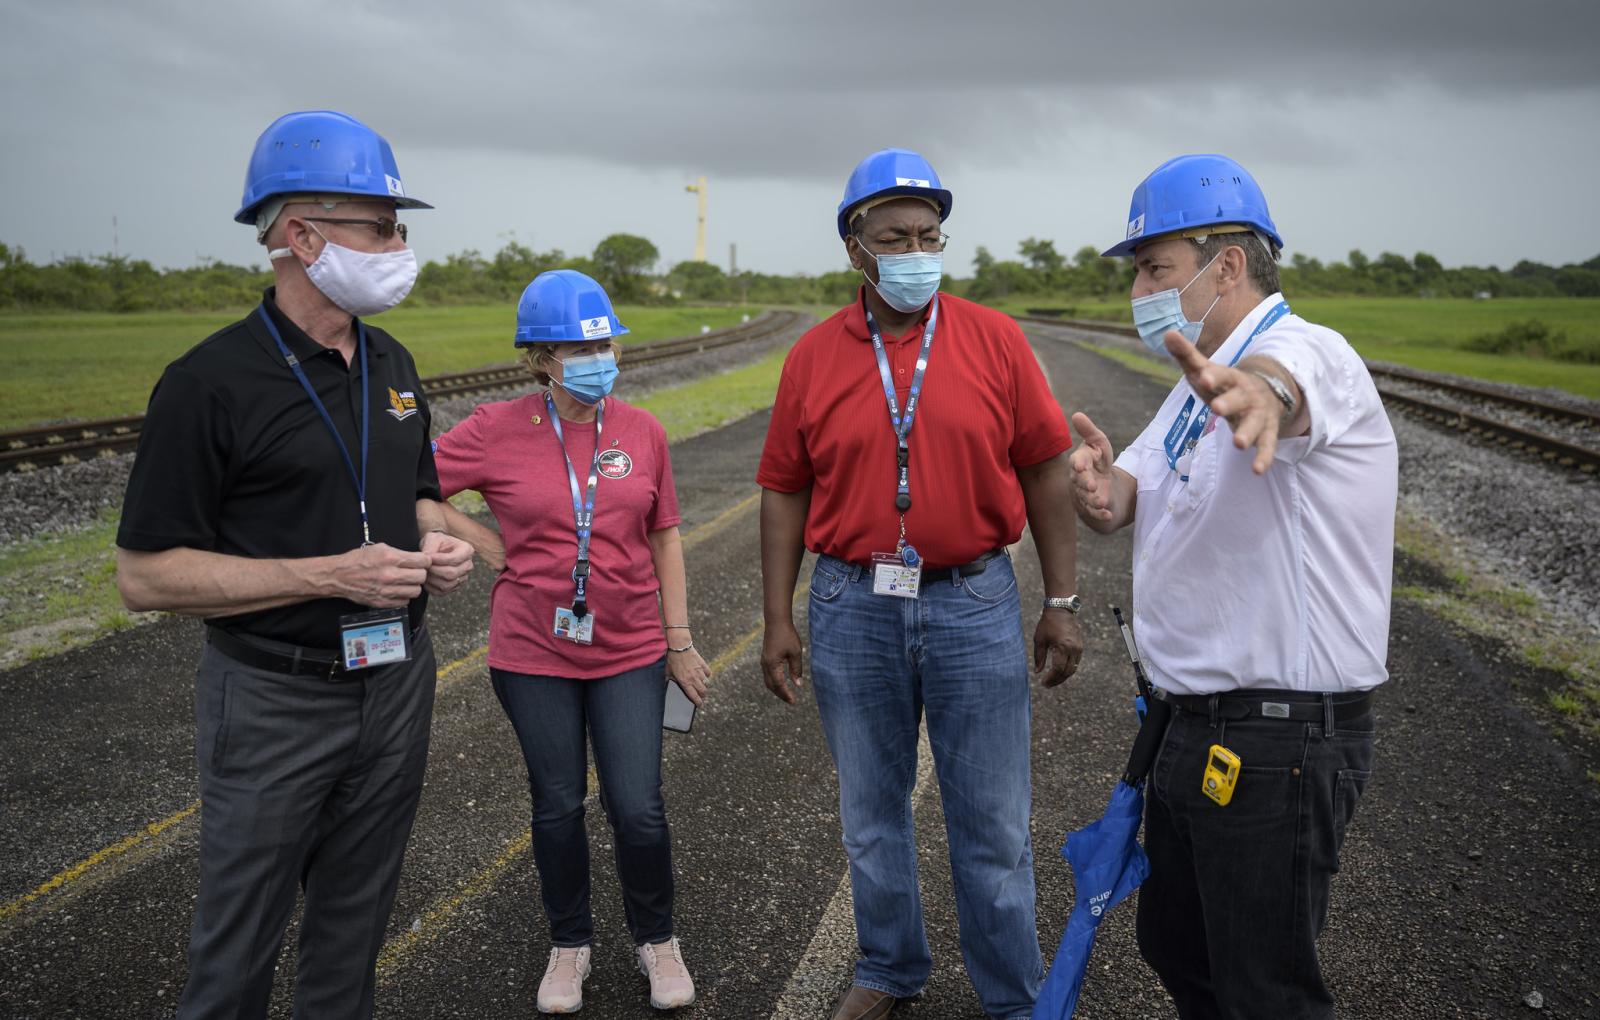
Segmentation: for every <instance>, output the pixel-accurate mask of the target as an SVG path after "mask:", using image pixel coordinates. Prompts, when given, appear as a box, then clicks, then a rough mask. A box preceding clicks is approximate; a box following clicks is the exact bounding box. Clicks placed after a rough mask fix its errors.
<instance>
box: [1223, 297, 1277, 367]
mask: <svg viewBox="0 0 1600 1020" xmlns="http://www.w3.org/2000/svg"><path fill="white" fill-rule="evenodd" d="M1282 300H1283V295H1282V294H1281V293H1272V294H1269V295H1267V296H1266V297H1264V298H1262V299H1261V303H1260V304H1258V305H1256V306H1255V307H1254V308H1252V309H1250V311H1249V312H1247V313H1246V314H1245V317H1244V318H1243V319H1240V320H1239V324H1238V325H1237V326H1235V327H1233V332H1232V333H1229V334H1228V339H1226V340H1224V341H1222V346H1221V347H1218V348H1217V349H1216V351H1215V352H1214V353H1212V355H1211V360H1212V361H1215V362H1217V363H1218V364H1222V365H1226V364H1228V362H1229V361H1230V360H1231V359H1232V358H1233V355H1234V353H1235V352H1237V351H1238V350H1239V348H1240V347H1241V346H1242V345H1243V344H1244V342H1245V340H1247V339H1248V338H1249V336H1250V334H1251V333H1254V332H1255V329H1256V326H1258V325H1260V323H1261V320H1262V319H1264V318H1266V316H1267V313H1268V312H1270V311H1272V310H1273V309H1274V308H1276V307H1278V302H1280V301H1282Z"/></svg>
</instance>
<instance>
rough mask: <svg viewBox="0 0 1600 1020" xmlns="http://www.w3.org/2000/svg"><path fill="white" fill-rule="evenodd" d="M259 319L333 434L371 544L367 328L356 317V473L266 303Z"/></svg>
mask: <svg viewBox="0 0 1600 1020" xmlns="http://www.w3.org/2000/svg"><path fill="white" fill-rule="evenodd" d="M259 311H260V312H261V321H262V322H264V323H266V324H267V332H268V333H270V334H272V339H273V340H275V341H276V342H277V344H278V350H279V351H280V352H281V353H282V354H283V360H284V361H287V362H288V363H289V368H290V369H291V370H292V371H293V372H294V377H295V378H296V379H299V380H300V385H301V386H303V387H305V391H306V396H308V397H310V398H311V406H312V407H315V408H316V409H317V413H318V414H320V415H322V423H323V424H324V425H326V426H328V432H329V433H330V434H332V436H333V444H334V445H335V446H337V447H338V448H339V456H341V457H343V458H344V466H345V467H346V468H349V470H350V480H351V481H352V482H354V483H355V486H356V500H357V502H358V503H359V504H360V506H361V544H362V545H371V544H372V531H371V529H370V528H369V527H368V526H367V433H368V426H369V425H370V424H371V422H372V418H371V406H370V403H369V400H368V397H369V396H370V395H371V392H372V380H371V378H369V377H368V375H367V327H366V324H365V323H363V322H362V321H361V320H360V319H357V320H356V346H357V348H358V349H359V350H360V352H361V472H360V474H357V473H356V465H355V462H354V461H352V460H351V459H350V451H349V450H348V449H346V448H345V445H344V437H343V436H341V435H339V429H338V428H337V427H336V426H335V425H334V424H333V418H332V416H331V415H329V414H328V409H327V408H326V407H324V406H323V404H322V398H321V397H319V396H317V391H316V388H315V387H314V386H312V385H311V380H310V379H307V378H306V370H305V369H303V368H301V367H300V359H299V358H297V357H295V356H294V353H293V352H292V351H290V350H289V345H288V344H286V343H284V342H283V336H282V335H281V334H280V333H279V332H278V326H277V324H276V323H274V322H273V321H272V316H271V315H269V314H267V306H266V305H265V304H263V305H261V306H260V307H259Z"/></svg>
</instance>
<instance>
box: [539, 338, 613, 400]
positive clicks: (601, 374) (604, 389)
mask: <svg viewBox="0 0 1600 1020" xmlns="http://www.w3.org/2000/svg"><path fill="white" fill-rule="evenodd" d="M550 381H551V382H553V383H555V384H556V385H557V386H560V387H561V388H562V389H564V390H566V391H567V394H568V395H569V396H571V397H572V399H573V400H576V401H578V402H579V403H582V404H589V405H591V406H593V405H595V404H598V403H600V401H602V400H604V399H605V398H606V397H607V396H609V395H610V394H611V385H612V383H615V382H616V381H617V356H616V355H615V354H613V353H611V352H610V351H606V352H605V353H603V354H580V355H577V356H576V357H571V358H567V359H565V360H564V361H562V362H561V378H560V379H555V378H551V380H550Z"/></svg>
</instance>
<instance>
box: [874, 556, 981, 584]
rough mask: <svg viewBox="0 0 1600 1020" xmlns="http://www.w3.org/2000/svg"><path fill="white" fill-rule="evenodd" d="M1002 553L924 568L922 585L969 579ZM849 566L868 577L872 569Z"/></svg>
mask: <svg viewBox="0 0 1600 1020" xmlns="http://www.w3.org/2000/svg"><path fill="white" fill-rule="evenodd" d="M1004 552H1005V550H1003V549H991V550H990V551H989V552H986V553H984V554H983V555H982V556H979V557H978V558H977V559H975V560H973V561H972V562H971V563H963V564H961V566H959V567H924V568H923V570H922V580H923V583H924V584H926V583H927V582H929V581H949V580H953V579H955V578H957V577H971V576H972V575H973V574H981V573H983V572H984V571H985V570H988V569H989V561H990V560H992V559H994V558H995V557H996V556H1000V555H1003V554H1004ZM851 566H854V567H859V568H860V569H861V570H862V572H864V573H866V574H867V575H868V576H870V575H871V574H872V567H871V566H870V565H868V564H864V563H853V564H851Z"/></svg>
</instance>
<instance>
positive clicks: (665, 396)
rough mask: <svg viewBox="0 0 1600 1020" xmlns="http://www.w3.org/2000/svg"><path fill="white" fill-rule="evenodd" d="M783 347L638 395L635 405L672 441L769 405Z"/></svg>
mask: <svg viewBox="0 0 1600 1020" xmlns="http://www.w3.org/2000/svg"><path fill="white" fill-rule="evenodd" d="M788 353H789V351H788V349H787V348H785V349H783V350H779V351H773V352H772V353H771V354H768V355H767V356H766V357H764V358H762V359H761V360H760V361H757V362H754V363H753V364H749V365H745V366H744V367H742V368H735V369H732V370H731V371H727V372H723V373H721V374H720V375H714V376H711V377H710V378H707V379H699V380H696V381H695V382H692V383H688V384H686V385H683V386H676V387H673V388H672V389H670V390H660V391H657V392H655V393H651V394H649V395H648V396H644V397H641V398H639V400H638V401H637V404H638V405H639V406H640V407H643V408H644V409H645V410H647V411H649V412H650V413H651V414H653V415H655V416H656V417H657V418H658V419H660V421H661V425H662V427H663V428H665V429H666V430H667V438H668V439H669V440H671V441H672V442H677V441H678V440H680V439H687V438H688V437H690V436H693V435H698V434H699V433H701V432H708V431H710V430H711V429H714V428H717V427H718V426H720V425H726V424H727V423H728V422H731V421H737V420H739V419H740V418H743V417H744V416H745V415H747V414H749V413H751V412H752V411H758V410H760V409H762V408H764V407H771V406H772V401H773V398H774V396H775V395H776V394H777V392H778V373H779V371H780V370H781V369H782V368H783V359H784V357H785V356H786V355H787V354H788Z"/></svg>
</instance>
